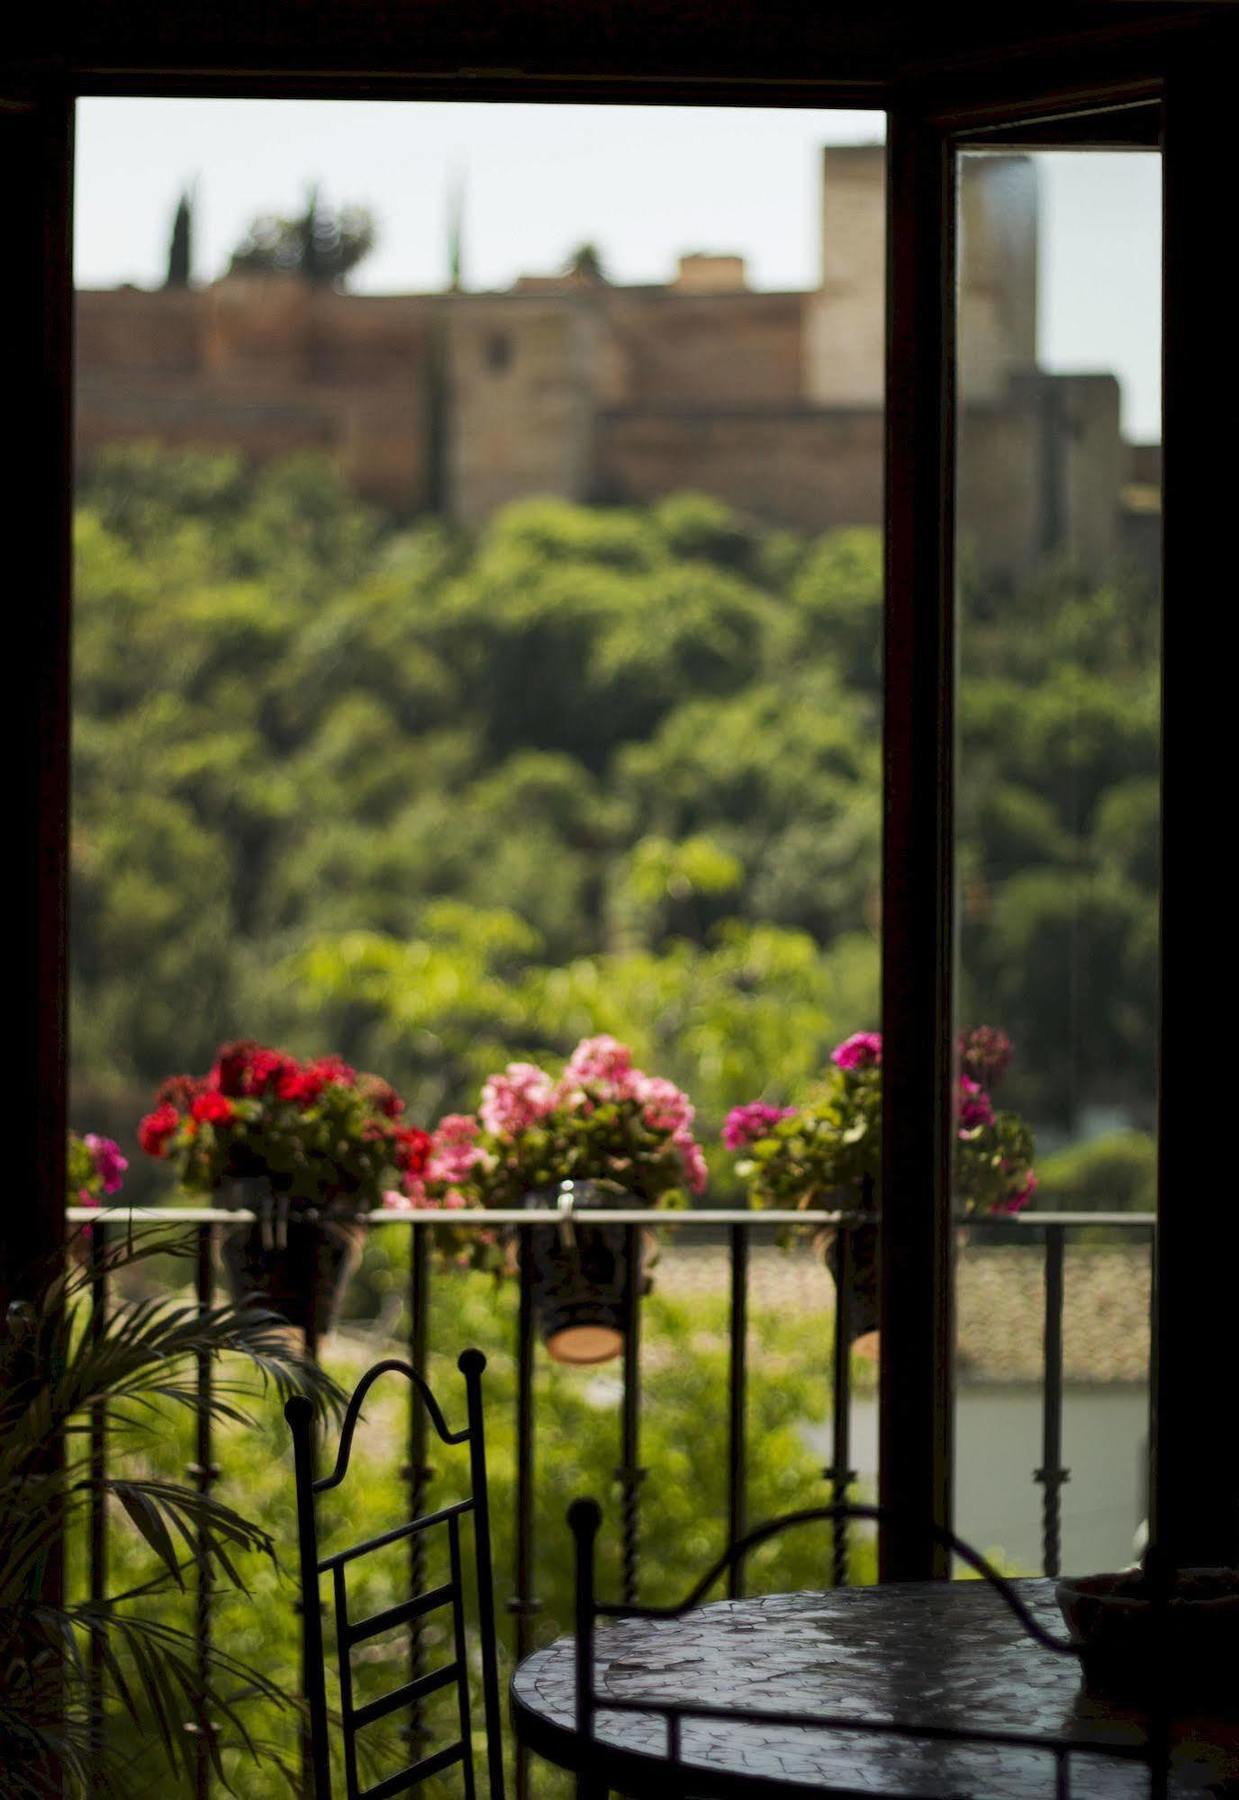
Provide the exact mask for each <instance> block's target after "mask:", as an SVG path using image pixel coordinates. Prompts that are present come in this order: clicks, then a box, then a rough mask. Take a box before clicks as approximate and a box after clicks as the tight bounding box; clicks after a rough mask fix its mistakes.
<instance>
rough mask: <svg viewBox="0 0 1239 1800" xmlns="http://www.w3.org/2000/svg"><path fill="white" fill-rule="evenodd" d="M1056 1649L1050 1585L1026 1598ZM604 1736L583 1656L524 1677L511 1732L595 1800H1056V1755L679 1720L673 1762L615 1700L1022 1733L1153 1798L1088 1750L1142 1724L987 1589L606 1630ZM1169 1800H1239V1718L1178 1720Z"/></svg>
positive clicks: (1103, 1786) (662, 1732)
mask: <svg viewBox="0 0 1239 1800" xmlns="http://www.w3.org/2000/svg"><path fill="white" fill-rule="evenodd" d="M1016 1586H1017V1587H1018V1589H1019V1592H1020V1594H1021V1597H1022V1598H1023V1599H1024V1601H1025V1602H1026V1604H1027V1605H1028V1606H1029V1608H1030V1610H1031V1611H1032V1612H1033V1613H1034V1614H1035V1615H1036V1617H1037V1618H1038V1620H1039V1621H1040V1622H1041V1623H1042V1624H1043V1625H1044V1626H1045V1627H1046V1628H1047V1629H1048V1630H1052V1631H1055V1632H1057V1633H1058V1634H1059V1635H1061V1634H1062V1621H1061V1619H1060V1617H1059V1614H1058V1608H1057V1606H1056V1605H1055V1602H1054V1584H1053V1582H1051V1581H1042V1580H1030V1581H1020V1582H1018V1583H1017V1584H1016ZM596 1655H597V1673H596V1678H595V1679H596V1686H597V1691H598V1693H599V1695H601V1696H603V1699H602V1701H601V1704H600V1708H599V1711H598V1714H597V1716H596V1719H595V1727H594V1738H593V1740H592V1741H589V1742H586V1741H585V1740H583V1739H582V1738H581V1737H580V1736H578V1734H577V1731H576V1728H575V1680H574V1667H573V1641H572V1639H571V1638H570V1637H565V1638H560V1639H559V1640H558V1642H557V1643H554V1644H552V1645H551V1646H550V1647H549V1648H548V1649H546V1650H539V1651H537V1652H536V1653H535V1654H534V1655H533V1656H530V1657H527V1658H526V1660H525V1661H524V1662H523V1663H521V1665H520V1666H519V1668H518V1669H517V1670H516V1672H515V1674H514V1675H513V1677H512V1719H513V1726H514V1729H515V1731H516V1735H517V1737H518V1739H519V1740H520V1742H521V1743H523V1744H524V1745H525V1746H526V1747H527V1748H528V1749H530V1750H532V1751H534V1752H536V1753H537V1754H538V1755H540V1756H544V1757H546V1758H547V1759H548V1760H549V1761H551V1762H553V1763H557V1764H559V1765H560V1766H561V1767H562V1768H567V1769H571V1770H575V1771H576V1772H577V1773H579V1774H584V1775H586V1776H587V1777H589V1778H590V1782H591V1786H592V1785H595V1784H596V1786H597V1788H598V1789H599V1790H604V1789H606V1788H610V1789H612V1790H614V1791H616V1792H618V1793H622V1794H630V1795H637V1796H640V1797H641V1800H646V1797H647V1796H652V1795H668V1796H690V1795H710V1796H719V1797H720V1800H724V1797H726V1796H731V1795H740V1794H743V1795H745V1796H746V1797H747V1800H752V1796H754V1795H755V1794H757V1793H759V1792H761V1793H769V1794H771V1795H772V1796H773V1795H779V1796H783V1795H803V1794H807V1793H810V1792H811V1793H815V1794H823V1793H828V1794H834V1795H865V1796H872V1795H875V1794H887V1795H896V1794H898V1795H916V1796H922V1795H923V1796H929V1795H933V1796H937V1797H939V1800H940V1797H943V1796H954V1795H984V1796H985V1800H1034V1797H1035V1800H1047V1797H1048V1796H1051V1795H1054V1794H1055V1793H1056V1792H1059V1793H1061V1792H1062V1791H1064V1790H1061V1789H1059V1790H1056V1787H1055V1761H1054V1758H1053V1756H1052V1755H1050V1754H1047V1753H1046V1752H1043V1751H1038V1750H1034V1749H1028V1748H1021V1747H1012V1746H1010V1745H978V1744H975V1743H971V1744H959V1743H946V1742H942V1741H938V1742H932V1741H926V1740H924V1739H910V1738H898V1737H889V1736H880V1735H869V1734H864V1735H862V1734H860V1733H856V1732H844V1731H841V1730H837V1729H827V1728H819V1727H814V1728H805V1727H802V1726H792V1725H786V1726H776V1725H771V1724H769V1723H761V1724H754V1723H750V1722H748V1721H741V1720H739V1719H724V1720H719V1719H712V1720H708V1721H702V1720H698V1721H694V1720H691V1719H685V1720H684V1721H683V1724H682V1741H681V1747H680V1758H679V1760H678V1761H673V1760H672V1759H671V1757H670V1753H669V1747H668V1728H667V1722H666V1720H665V1718H663V1717H658V1716H655V1715H647V1714H635V1713H617V1712H608V1711H607V1710H606V1700H605V1696H607V1695H612V1696H615V1697H616V1698H620V1699H630V1700H637V1699H652V1698H654V1697H657V1698H659V1699H663V1700H675V1701H680V1702H684V1703H698V1704H706V1705H709V1706H712V1707H719V1706H722V1707H726V1708H729V1709H730V1708H735V1709H743V1710H745V1711H748V1712H758V1711H762V1710H764V1711H766V1712H770V1711H778V1710H787V1711H799V1712H812V1713H833V1714H836V1715H844V1716H846V1717H848V1718H850V1719H857V1718H859V1719H865V1720H878V1721H882V1720H885V1721H894V1722H899V1723H905V1724H925V1723H932V1724H934V1725H939V1726H941V1725H947V1726H956V1727H961V1728H965V1729H966V1728H969V1727H976V1728H981V1729H989V1730H996V1731H1012V1732H1027V1733H1032V1734H1035V1735H1036V1736H1038V1737H1042V1736H1044V1737H1045V1738H1047V1739H1052V1738H1058V1739H1060V1740H1066V1741H1068V1742H1069V1743H1070V1744H1071V1745H1072V1746H1073V1747H1075V1748H1078V1749H1079V1751H1080V1752H1081V1754H1073V1755H1072V1756H1071V1758H1070V1764H1069V1774H1070V1793H1071V1794H1072V1795H1074V1796H1077V1800H1084V1797H1087V1800H1136V1797H1137V1796H1139V1800H1145V1797H1146V1796H1147V1795H1148V1794H1149V1792H1150V1777H1149V1770H1148V1768H1147V1766H1146V1765H1145V1764H1143V1763H1141V1762H1125V1761H1120V1760H1119V1759H1118V1758H1115V1757H1107V1756H1099V1755H1097V1754H1095V1753H1094V1754H1091V1755H1090V1754H1088V1750H1089V1747H1090V1746H1091V1747H1092V1749H1093V1751H1094V1752H1096V1751H1097V1750H1098V1749H1103V1748H1105V1747H1106V1746H1116V1745H1119V1746H1121V1745H1126V1746H1129V1747H1130V1746H1136V1745H1139V1744H1140V1743H1141V1742H1142V1741H1143V1738H1144V1722H1143V1719H1142V1716H1141V1715H1140V1713H1139V1712H1137V1711H1133V1710H1130V1709H1125V1708H1124V1707H1122V1706H1121V1705H1117V1704H1115V1703H1114V1702H1108V1701H1105V1700H1102V1699H1099V1698H1097V1697H1094V1696H1093V1695H1091V1694H1088V1693H1086V1692H1085V1691H1083V1690H1082V1688H1081V1684H1080V1671H1079V1666H1078V1664H1077V1663H1076V1660H1075V1658H1074V1657H1067V1656H1058V1655H1055V1654H1054V1653H1053V1652H1052V1651H1049V1650H1046V1649H1044V1648H1043V1647H1042V1646H1040V1645H1038V1644H1037V1643H1035V1642H1034V1641H1033V1640H1032V1639H1030V1638H1029V1637H1027V1636H1026V1634H1025V1633H1024V1632H1023V1630H1022V1629H1021V1627H1020V1626H1019V1625H1018V1624H1017V1623H1016V1620H1015V1619H1014V1617H1013V1616H1012V1614H1011V1613H1010V1611H1009V1610H1008V1609H1007V1607H1006V1606H1005V1605H1004V1604H1003V1602H1002V1600H1001V1598H1000V1597H999V1596H998V1594H996V1593H995V1592H994V1591H993V1589H991V1588H989V1587H987V1586H986V1585H985V1584H984V1583H983V1582H974V1581H950V1582H946V1581H943V1582H907V1583H893V1584H891V1585H889V1586H886V1587H868V1588H835V1589H831V1590H829V1591H828V1592H825V1593H806V1594H775V1595H770V1596H767V1597H766V1598H764V1599H754V1600H729V1601H720V1602H718V1603H717V1604H715V1605H712V1606H703V1607H700V1608H698V1609H697V1610H695V1611H693V1612H689V1613H685V1614H683V1615H682V1616H681V1617H680V1618H677V1619H667V1620H651V1619H630V1620H623V1621H618V1622H614V1623H602V1624H600V1625H599V1627H598V1630H597V1633H596ZM1171 1738H1172V1746H1173V1748H1172V1754H1171V1774H1170V1782H1169V1787H1168V1789H1167V1790H1166V1791H1167V1792H1168V1793H1169V1794H1171V1795H1186V1794H1195V1795H1200V1794H1213V1795H1221V1794H1226V1795H1228V1796H1231V1795H1239V1721H1235V1720H1229V1721H1228V1720H1218V1719H1216V1718H1213V1717H1207V1718H1206V1717H1191V1718H1189V1717H1185V1716H1180V1717H1176V1719H1175V1720H1174V1722H1173V1726H1172V1731H1171Z"/></svg>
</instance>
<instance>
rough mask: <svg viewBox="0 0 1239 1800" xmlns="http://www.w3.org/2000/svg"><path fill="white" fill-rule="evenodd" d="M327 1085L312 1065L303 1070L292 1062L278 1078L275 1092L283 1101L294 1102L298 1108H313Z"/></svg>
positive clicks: (286, 1065)
mask: <svg viewBox="0 0 1239 1800" xmlns="http://www.w3.org/2000/svg"><path fill="white" fill-rule="evenodd" d="M326 1085H327V1084H326V1081H325V1080H324V1078H323V1077H322V1076H321V1075H320V1074H318V1073H317V1071H316V1070H315V1068H314V1067H313V1065H312V1064H307V1066H306V1067H305V1068H304V1069H302V1068H299V1067H298V1066H297V1064H296V1063H294V1062H290V1063H287V1064H285V1066H284V1069H283V1071H282V1073H281V1074H280V1075H279V1076H278V1077H277V1079H276V1083H275V1092H276V1095H277V1097H278V1098H279V1099H281V1100H293V1101H295V1102H296V1104H297V1105H298V1106H313V1104H314V1102H315V1101H316V1100H317V1099H318V1096H319V1095H320V1094H321V1093H322V1091H323V1089H324V1087H325V1086H326Z"/></svg>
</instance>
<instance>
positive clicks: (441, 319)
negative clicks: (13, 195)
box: [77, 145, 1158, 578]
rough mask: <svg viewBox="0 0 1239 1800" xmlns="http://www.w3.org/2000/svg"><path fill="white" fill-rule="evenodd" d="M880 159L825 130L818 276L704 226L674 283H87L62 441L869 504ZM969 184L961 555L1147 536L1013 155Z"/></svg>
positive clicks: (421, 493)
mask: <svg viewBox="0 0 1239 1800" xmlns="http://www.w3.org/2000/svg"><path fill="white" fill-rule="evenodd" d="M885 162H886V157H885V151H884V150H883V148H882V147H881V146H880V145H877V146H875V145H858V146H848V147H844V148H841V149H833V148H832V149H830V150H828V151H827V152H826V153H825V157H824V162H823V186H822V277H821V285H820V287H819V288H818V289H815V290H813V291H811V292H805V293H758V292H753V291H752V290H750V289H749V288H748V287H747V286H746V285H745V282H746V272H745V268H744V264H743V260H742V259H741V258H739V257H736V256H729V255H725V254H714V253H711V254H700V255H693V256H687V257H685V258H683V259H682V260H681V264H680V270H679V274H678V276H677V278H676V281H675V283H674V284H673V285H672V286H669V287H652V286H651V287H628V288H625V287H616V286H612V285H610V284H609V283H607V282H606V281H604V280H602V279H601V278H600V276H599V275H598V274H597V272H596V271H592V270H589V269H585V268H581V267H577V268H575V269H573V270H570V271H569V272H568V273H566V274H564V275H560V276H536V277H529V278H522V280H521V281H520V282H519V283H518V284H517V285H516V287H515V288H514V289H513V290H511V291H510V292H507V293H500V294H458V293H451V294H434V295H426V294H421V295H418V294H412V295H390V296H374V295H352V294H344V293H338V292H336V291H334V290H332V289H330V288H325V287H315V286H311V285H310V284H308V283H305V282H303V281H302V280H300V279H299V278H297V277H296V276H293V275H260V276H256V275H244V276H229V277H227V278H225V279H224V280H222V281H219V282H216V283H215V284H214V285H213V286H211V287H209V288H205V289H202V290H196V291H187V290H180V289H168V290H162V291H157V292H149V293H148V292H140V291H138V290H137V289H133V288H122V289H119V290H117V291H116V292H112V293H84V294H81V295H79V297H78V312H77V317H78V407H77V422H78V425H77V428H78V441H79V446H80V449H81V451H82V452H83V453H84V454H88V453H89V452H90V451H91V450H92V449H94V448H96V447H97V446H99V445H101V444H105V443H109V442H113V441H116V440H117V439H134V438H157V439H160V440H162V441H164V442H166V443H170V444H178V445H187V444H203V445H208V446H219V447H224V448H230V449H236V450H238V451H240V452H242V453H243V454H245V455H247V456H251V457H254V458H258V459H263V458H268V457H274V456H279V455H284V454H287V453H288V452H289V451H293V450H297V449H309V448H313V449H320V450H325V451H326V452H327V453H328V454H329V455H330V456H332V457H333V458H334V459H335V461H336V462H337V464H338V466H339V467H340V468H341V470H342V472H343V473H344V474H345V475H346V476H347V478H348V479H349V480H350V481H352V482H354V483H355V484H356V485H357V487H358V488H359V489H360V491H361V492H363V493H364V494H366V495H368V496H370V497H372V498H374V499H376V500H378V501H380V502H381V503H383V504H384V505H385V506H388V507H390V508H392V509H393V510H395V511H396V512H398V513H401V514H405V515H410V514H415V513H417V512H418V511H422V510H425V509H426V508H427V507H431V506H433V507H437V508H441V509H442V510H443V511H445V512H446V513H447V514H448V515H449V516H451V517H454V518H456V519H458V520H459V521H460V522H461V523H463V524H466V525H469V526H477V525H480V524H482V523H483V522H484V521H485V520H486V519H487V518H488V517H489V516H490V515H491V513H493V512H494V511H495V510H496V508H498V507H501V506H503V505H506V504H507V503H508V502H510V501H512V500H517V499H520V498H522V497H524V496H526V495H531V494H543V493H545V494H555V495H561V496H563V497H565V498H568V499H575V500H582V501H589V500H598V499H602V500H614V501H632V502H645V501H650V500H655V499H657V498H659V497H660V496H662V495H664V494H666V493H668V492H671V491H674V490H676V489H685V488H697V489H700V490H702V491H704V492H706V493H710V494H714V495H717V496H718V497H719V498H720V499H722V500H725V501H727V502H729V503H730V504H732V505H734V506H736V507H737V508H738V509H740V510H742V511H744V512H746V513H749V514H751V515H753V516H754V517H756V518H758V519H764V520H769V521H771V522H773V523H779V524H784V525H789V526H794V527H796V528H797V529H800V530H805V531H820V530H824V529H826V528H828V527H830V526H834V525H840V524H878V523H879V522H880V521H881V518H882V465H883V445H882V428H883V424H882V386H883V362H884V355H885V346H884V318H885V302H884V262H885V236H886V221H885ZM961 195H962V202H961V221H960V231H961V239H960V242H961V271H962V275H961V291H960V382H961V397H962V400H963V405H964V413H963V446H964V454H963V456H962V459H961V463H960V492H959V505H958V518H959V529H960V539H961V543H962V544H963V545H964V547H965V551H966V554H968V555H969V556H970V557H971V558H972V561H973V564H974V566H975V567H976V568H977V569H978V570H979V571H981V572H983V573H985V574H987V575H996V576H999V577H1003V578H1009V577H1014V576H1016V575H1018V574H1020V573H1022V572H1024V571H1026V570H1028V569H1030V568H1032V567H1033V566H1035V565H1036V564H1038V563H1039V562H1043V561H1044V560H1045V559H1046V558H1047V557H1055V556H1061V557H1064V558H1070V559H1074V560H1076V561H1078V562H1079V563H1080V564H1081V565H1082V566H1083V567H1084V568H1086V569H1088V570H1091V571H1094V572H1097V573H1100V572H1102V571H1104V570H1105V569H1106V568H1107V567H1108V566H1110V564H1111V562H1112V561H1113V560H1114V558H1115V557H1116V556H1119V555H1123V554H1130V553H1132V551H1133V548H1134V549H1135V551H1136V552H1138V553H1139V554H1140V555H1141V556H1143V557H1144V558H1145V559H1146V560H1147V558H1148V556H1149V554H1150V546H1151V544H1152V543H1153V533H1154V527H1155V525H1156V519H1157V501H1158V494H1157V489H1156V485H1155V483H1156V474H1155V469H1156V464H1155V453H1154V450H1152V449H1149V448H1145V449H1143V450H1142V451H1141V452H1140V453H1139V454H1136V453H1134V452H1129V451H1128V449H1127V447H1125V446H1124V444H1123V442H1122V438H1121V435H1120V430H1119V416H1118V388H1117V384H1116V383H1115V381H1114V380H1113V378H1112V377H1110V376H1107V375H1099V376H1067V377H1057V376H1049V375H1046V374H1043V373H1039V372H1038V370H1037V363H1036V352H1037V345H1036V284H1037V188H1036V171H1035V166H1034V164H1033V162H1032V160H1031V159H1030V158H1028V157H1022V156H995V155H989V154H984V155H980V154H979V155H972V154H970V155H968V156H967V157H966V158H965V159H964V161H963V164H962V176H961ZM1150 476H1152V479H1150ZM1150 520H1152V521H1153V523H1152V524H1150Z"/></svg>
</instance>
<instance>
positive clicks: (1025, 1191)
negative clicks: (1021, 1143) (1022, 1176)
mask: <svg viewBox="0 0 1239 1800" xmlns="http://www.w3.org/2000/svg"><path fill="white" fill-rule="evenodd" d="M1036 1191H1037V1177H1036V1176H1035V1175H1034V1174H1033V1172H1032V1170H1031V1169H1030V1170H1029V1171H1028V1177H1027V1179H1026V1181H1025V1182H1024V1185H1023V1187H1021V1188H1017V1189H1016V1191H1015V1193H1014V1194H1010V1195H1008V1197H1007V1201H1006V1204H1005V1205H1004V1206H1003V1208H1002V1210H1003V1212H1009V1213H1017V1212H1023V1210H1024V1208H1025V1207H1026V1206H1027V1205H1028V1202H1029V1201H1030V1200H1031V1199H1032V1197H1033V1195H1034V1194H1035V1193H1036Z"/></svg>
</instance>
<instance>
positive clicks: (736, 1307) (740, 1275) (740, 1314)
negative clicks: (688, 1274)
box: [727, 1225, 749, 1600]
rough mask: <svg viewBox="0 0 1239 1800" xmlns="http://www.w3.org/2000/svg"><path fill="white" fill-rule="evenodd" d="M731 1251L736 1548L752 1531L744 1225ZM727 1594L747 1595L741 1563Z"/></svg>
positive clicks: (730, 1467)
mask: <svg viewBox="0 0 1239 1800" xmlns="http://www.w3.org/2000/svg"><path fill="white" fill-rule="evenodd" d="M729 1232H730V1251H731V1360H730V1367H729V1369H728V1388H727V1398H728V1429H727V1538H728V1542H729V1543H732V1544H734V1543H735V1542H736V1541H737V1540H738V1539H739V1538H742V1537H743V1536H744V1534H745V1532H746V1530H747V1529H748V1492H747V1483H746V1475H747V1473H748V1407H747V1400H748V1374H749V1368H748V1355H749V1343H748V1339H749V1237H748V1233H747V1231H746V1230H745V1229H744V1227H743V1226H742V1225H732V1226H731V1227H729ZM727 1592H728V1594H729V1595H730V1597H731V1598H732V1599H733V1600H738V1599H740V1597H741V1596H742V1595H743V1593H744V1564H743V1561H742V1560H737V1561H736V1562H735V1563H733V1564H732V1566H731V1568H730V1569H729V1570H728V1572H727Z"/></svg>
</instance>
